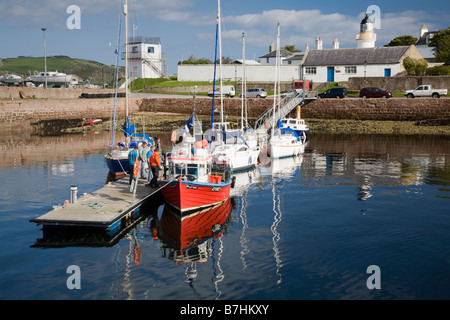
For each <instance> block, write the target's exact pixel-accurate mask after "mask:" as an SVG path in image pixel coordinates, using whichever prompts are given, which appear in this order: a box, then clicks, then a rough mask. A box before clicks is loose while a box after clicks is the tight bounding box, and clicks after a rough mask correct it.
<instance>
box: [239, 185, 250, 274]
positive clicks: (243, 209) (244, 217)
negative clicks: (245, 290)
mask: <svg viewBox="0 0 450 320" xmlns="http://www.w3.org/2000/svg"><path fill="white" fill-rule="evenodd" d="M246 199H247V192H246V193H245V195H244V196H243V197H242V206H241V212H240V214H239V216H240V217H241V221H242V232H241V236H240V238H239V243H240V244H241V247H242V250H241V252H240V254H241V261H242V270H243V271H244V270H245V269H247V263H246V261H245V255H246V254H247V253H249V252H250V250H249V249H248V245H247V243H248V239H247V236H246V235H245V231H246V230H247V229H248V224H247V210H246V209H247V200H246Z"/></svg>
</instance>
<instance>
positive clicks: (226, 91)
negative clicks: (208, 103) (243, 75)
mask: <svg viewBox="0 0 450 320" xmlns="http://www.w3.org/2000/svg"><path fill="white" fill-rule="evenodd" d="M235 94H236V91H235V90H234V87H233V86H223V87H222V95H224V96H225V97H229V98H233V97H234V95H235ZM214 95H215V96H216V97H217V96H219V97H220V87H217V88H216V90H215V92H214ZM208 96H209V97H212V96H213V92H212V91H210V92H208Z"/></svg>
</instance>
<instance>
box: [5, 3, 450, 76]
mask: <svg viewBox="0 0 450 320" xmlns="http://www.w3.org/2000/svg"><path fill="white" fill-rule="evenodd" d="M122 3H123V0H68V1H67V0H38V1H35V0H33V1H32V0H1V2H0V39H1V46H0V58H12V57H17V56H19V55H21V56H33V57H42V56H43V37H42V31H41V28H42V27H46V28H47V31H46V43H47V55H48V56H52V55H68V56H70V57H73V58H83V59H90V60H95V61H99V62H102V63H105V64H109V65H114V64H115V55H114V50H115V47H114V46H115V44H116V43H117V33H118V32H117V31H118V26H119V14H120V11H121V5H122ZM70 5H77V6H78V7H80V9H81V24H80V26H81V29H79V30H69V29H68V28H67V19H68V18H69V16H70V14H68V13H66V11H67V8H68V7H69V6H70ZM128 5H129V23H130V27H129V32H130V35H131V34H132V31H133V25H134V27H135V31H134V32H135V35H137V36H148V37H160V38H161V42H162V46H163V51H164V52H166V53H167V55H168V60H169V61H168V62H169V73H171V74H174V73H176V72H177V63H178V61H180V60H182V59H187V58H189V56H191V55H194V56H195V57H196V58H209V59H213V58H214V39H215V38H214V37H215V34H214V32H215V21H216V14H217V1H216V0H189V1H187V0H128ZM369 5H377V6H378V7H379V8H380V10H381V28H380V29H379V30H376V33H377V43H376V45H377V46H383V45H384V44H386V43H388V42H389V41H390V40H391V39H393V38H394V37H396V36H399V35H407V34H408V35H413V36H415V37H417V36H418V34H419V29H420V26H421V25H422V24H425V25H427V26H428V28H429V29H430V30H438V29H443V28H447V27H449V26H450V3H449V2H448V1H435V0H429V1H423V0H422V1H417V0H413V1H411V0H408V1H406V0H400V1H392V0H390V1H365V0H351V1H343V0H341V1H336V0H330V1H329V0H325V1H320V0H318V1H299V0H279V1H273V0H272V1H268V0H246V1H242V0H241V1H238V0H222V1H221V7H222V15H221V16H222V20H223V24H222V41H223V55H224V56H227V57H231V58H233V59H239V58H241V56H242V45H241V44H242V39H241V35H242V32H245V35H246V36H245V37H246V58H247V59H254V58H256V59H258V58H259V57H260V56H262V55H264V54H266V53H267V52H268V48H269V45H270V43H271V42H275V40H276V24H277V22H280V26H281V44H282V46H284V45H295V46H296V47H297V48H299V49H302V50H304V48H305V45H306V43H308V44H309V46H310V48H314V40H315V38H316V37H317V36H320V37H321V38H322V40H323V46H324V49H327V48H330V47H331V43H332V40H333V38H338V39H339V42H340V47H341V48H353V47H356V41H355V37H356V34H358V32H359V22H360V21H361V19H362V18H363V16H364V12H366V10H367V8H368V6H369ZM110 44H112V45H110Z"/></svg>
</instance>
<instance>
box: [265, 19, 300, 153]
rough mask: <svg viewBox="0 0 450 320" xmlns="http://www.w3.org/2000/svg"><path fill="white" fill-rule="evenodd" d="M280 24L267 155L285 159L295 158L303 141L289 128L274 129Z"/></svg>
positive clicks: (278, 72)
mask: <svg viewBox="0 0 450 320" xmlns="http://www.w3.org/2000/svg"><path fill="white" fill-rule="evenodd" d="M279 68H280V24H279V23H278V26H277V56H276V68H275V70H276V71H275V89H274V100H273V113H272V129H271V135H270V138H269V143H268V146H267V155H268V156H269V157H271V158H274V159H277V158H286V157H295V156H297V155H298V154H299V153H300V152H301V149H302V146H303V145H304V143H305V139H303V138H302V137H299V136H298V135H297V133H296V132H295V131H294V130H292V129H290V128H276V127H275V114H276V107H277V104H279V103H278V102H277V101H278V100H279V98H277V89H278V85H279V76H280V71H279Z"/></svg>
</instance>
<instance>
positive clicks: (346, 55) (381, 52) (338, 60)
mask: <svg viewBox="0 0 450 320" xmlns="http://www.w3.org/2000/svg"><path fill="white" fill-rule="evenodd" d="M406 57H411V58H414V59H421V58H422V56H421V55H420V53H419V51H418V50H417V48H416V47H415V46H414V45H411V46H401V47H374V48H350V49H316V50H308V51H307V52H306V55H305V58H304V60H303V64H302V66H301V68H302V70H301V78H302V79H304V80H310V81H313V82H315V83H318V82H319V83H320V82H345V81H348V79H349V78H350V77H393V76H396V75H398V74H399V73H401V72H403V71H405V68H404V67H403V60H404V59H405V58H406Z"/></svg>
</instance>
